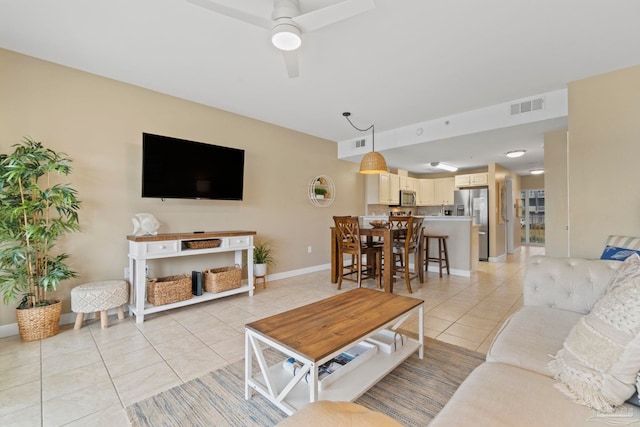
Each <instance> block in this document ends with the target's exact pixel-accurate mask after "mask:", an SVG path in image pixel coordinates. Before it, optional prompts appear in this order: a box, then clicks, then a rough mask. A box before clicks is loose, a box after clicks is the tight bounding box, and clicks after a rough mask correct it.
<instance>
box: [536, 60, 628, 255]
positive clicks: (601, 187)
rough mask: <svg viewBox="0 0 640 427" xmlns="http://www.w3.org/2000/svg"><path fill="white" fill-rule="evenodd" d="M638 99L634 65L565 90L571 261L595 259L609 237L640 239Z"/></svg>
mask: <svg viewBox="0 0 640 427" xmlns="http://www.w3.org/2000/svg"><path fill="white" fill-rule="evenodd" d="M639 94H640V65H637V66H634V67H630V68H626V69H623V70H619V71H615V72H611V73H607V74H603V75H599V76H595V77H591V78H587V79H584V80H579V81H576V82H573V83H571V84H569V153H568V165H569V168H568V176H569V224H570V230H569V249H570V254H571V256H575V257H588V258H596V257H599V256H600V254H601V252H602V249H603V247H604V243H605V240H606V238H607V235H609V234H622V235H632V236H640V192H639V191H638V185H637V183H638V161H639V159H640V120H638V118H639V117H640V96H639ZM545 160H546V159H545ZM547 178H548V177H547Z"/></svg>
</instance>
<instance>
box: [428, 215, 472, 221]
mask: <svg viewBox="0 0 640 427" xmlns="http://www.w3.org/2000/svg"><path fill="white" fill-rule="evenodd" d="M424 220H425V221H460V222H469V221H471V217H470V216H445V215H434V216H425V217H424Z"/></svg>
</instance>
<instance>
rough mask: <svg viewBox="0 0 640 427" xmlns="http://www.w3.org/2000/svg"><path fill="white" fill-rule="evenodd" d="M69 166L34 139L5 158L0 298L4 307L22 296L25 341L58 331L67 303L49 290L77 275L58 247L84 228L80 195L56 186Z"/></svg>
mask: <svg viewBox="0 0 640 427" xmlns="http://www.w3.org/2000/svg"><path fill="white" fill-rule="evenodd" d="M70 162H71V160H70V159H69V158H68V157H67V156H66V154H64V153H56V152H55V151H53V150H50V149H48V148H45V147H44V146H43V145H42V143H40V142H36V141H33V140H31V139H29V138H25V139H24V140H23V141H22V143H21V144H16V145H14V151H13V153H11V154H0V294H2V296H3V300H4V303H5V304H9V302H11V301H14V300H16V299H17V298H18V297H20V296H21V297H22V298H21V300H20V302H19V304H18V306H17V308H16V319H17V321H18V329H19V331H20V338H21V339H22V341H33V340H38V339H43V338H47V337H50V336H53V335H56V334H57V333H58V325H59V321H60V312H61V308H62V305H61V302H60V301H57V300H50V299H48V298H47V292H49V291H53V290H55V289H56V287H57V286H58V284H59V283H60V282H61V281H62V280H65V279H68V278H71V277H75V275H76V274H75V272H73V271H71V270H70V269H69V267H68V266H67V264H66V263H65V260H66V259H67V258H68V255H67V254H65V253H59V252H58V251H57V250H56V249H57V248H55V247H54V246H55V245H56V241H57V240H58V238H59V237H61V236H62V235H64V234H66V233H68V232H72V231H77V230H78V229H79V225H78V210H79V207H80V202H79V201H78V198H77V192H76V191H75V190H74V189H72V188H71V187H70V186H69V185H68V184H59V183H57V184H56V183H53V182H52V178H53V179H55V178H54V177H53V175H69V173H70V172H71V167H70V166H69V163H70Z"/></svg>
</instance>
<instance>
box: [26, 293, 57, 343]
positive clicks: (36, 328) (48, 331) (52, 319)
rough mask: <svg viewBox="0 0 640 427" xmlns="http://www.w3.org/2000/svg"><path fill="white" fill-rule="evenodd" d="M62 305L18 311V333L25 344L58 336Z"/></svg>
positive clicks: (55, 304)
mask: <svg viewBox="0 0 640 427" xmlns="http://www.w3.org/2000/svg"><path fill="white" fill-rule="evenodd" d="M61 312H62V303H61V302H60V301H56V302H54V303H53V304H51V305H45V306H42V307H32V308H23V309H19V310H16V319H17V321H18V331H19V332H20V340H21V341H23V342H27V341H36V340H41V339H45V338H49V337H52V336H54V335H57V334H58V331H59V325H60V313H61Z"/></svg>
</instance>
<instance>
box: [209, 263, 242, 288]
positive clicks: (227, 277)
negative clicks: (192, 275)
mask: <svg viewBox="0 0 640 427" xmlns="http://www.w3.org/2000/svg"><path fill="white" fill-rule="evenodd" d="M202 276H203V281H204V288H205V290H206V291H207V292H212V293H214V294H215V293H218V292H223V291H228V290H230V289H237V288H239V287H240V284H241V282H242V268H241V267H240V266H239V265H237V264H236V265H235V266H234V267H221V268H210V269H208V270H204V271H203V272H202Z"/></svg>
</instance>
